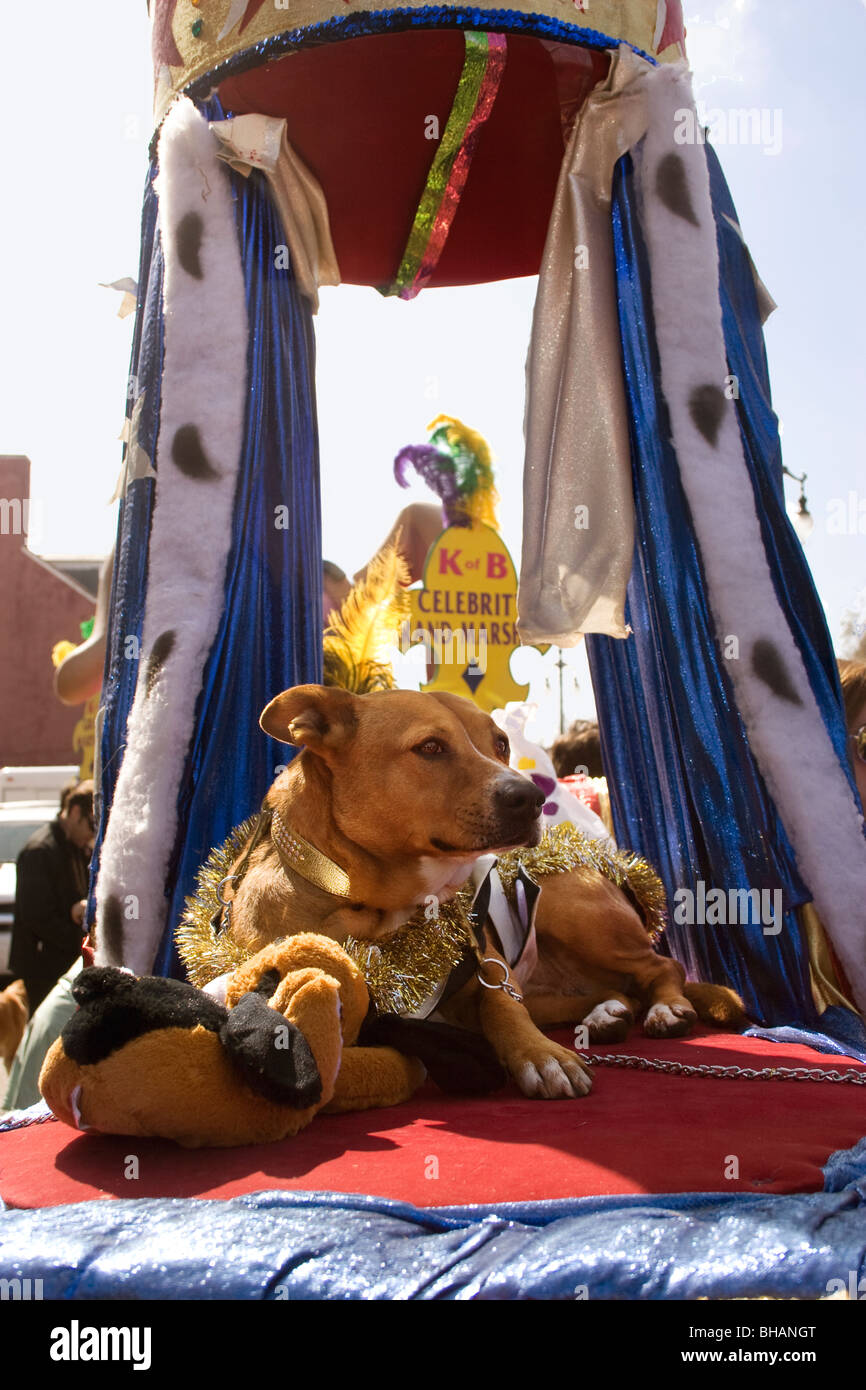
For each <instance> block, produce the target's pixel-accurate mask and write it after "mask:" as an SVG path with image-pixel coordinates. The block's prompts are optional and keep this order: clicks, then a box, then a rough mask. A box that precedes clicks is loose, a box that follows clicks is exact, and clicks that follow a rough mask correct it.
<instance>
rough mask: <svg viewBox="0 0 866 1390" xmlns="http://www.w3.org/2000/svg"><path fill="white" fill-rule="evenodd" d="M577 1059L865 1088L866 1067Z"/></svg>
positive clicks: (604, 1056) (588, 1055)
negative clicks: (733, 1065)
mask: <svg viewBox="0 0 866 1390" xmlns="http://www.w3.org/2000/svg"><path fill="white" fill-rule="evenodd" d="M575 1051H576V1052H577V1055H578V1057H580V1059H581V1061H582V1062H587V1063H588V1064H589V1065H590V1066H593V1067H628V1068H631V1069H636V1070H638V1071H666V1072H671V1073H672V1074H673V1075H674V1076H714V1077H718V1078H719V1079H720V1080H723V1081H724V1080H732V1081H841V1082H843V1083H845V1082H847V1083H848V1084H849V1085H851V1086H866V1067H862V1068H854V1067H851V1068H850V1069H849V1070H848V1071H836V1070H834V1069H831V1070H829V1071H825V1070H824V1069H823V1068H821V1067H760V1068H758V1069H757V1070H756V1069H755V1068H754V1067H722V1066H709V1065H706V1064H704V1065H697V1064H690V1063H687V1062H667V1061H659V1060H655V1059H652V1058H649V1057H632V1056H628V1055H626V1054H625V1053H615V1052H587V1051H584V1050H583V1049H581V1048H576V1049H575Z"/></svg>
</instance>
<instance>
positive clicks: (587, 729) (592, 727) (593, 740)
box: [550, 719, 604, 777]
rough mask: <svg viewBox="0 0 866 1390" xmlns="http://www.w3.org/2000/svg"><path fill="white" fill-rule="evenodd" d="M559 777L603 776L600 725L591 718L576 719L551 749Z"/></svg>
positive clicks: (552, 759) (551, 755)
mask: <svg viewBox="0 0 866 1390" xmlns="http://www.w3.org/2000/svg"><path fill="white" fill-rule="evenodd" d="M550 758H551V761H552V763H553V766H554V767H555V768H556V775H557V777H573V776H575V774H577V775H580V774H581V773H582V774H583V775H584V777H603V776H604V768H603V767H602V765H601V740H600V739H599V735H598V725H597V724H596V723H595V722H594V721H593V720H591V719H576V720H575V721H574V723H573V724H572V726H571V728H570V729H568V730H567V731H566V732H565V733H564V734H560V736H559V738H558V739H557V740H556V742H555V743H554V745H553V747H552V748H551V750H550Z"/></svg>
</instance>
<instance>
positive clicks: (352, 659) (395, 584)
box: [323, 536, 411, 695]
mask: <svg viewBox="0 0 866 1390" xmlns="http://www.w3.org/2000/svg"><path fill="white" fill-rule="evenodd" d="M398 543H399V536H398V537H397V540H396V541H393V542H392V543H391V544H390V545H388V546H386V547H385V548H384V550H381V551H380V552H379V554H378V555H377V556H376V557H375V558H374V559H373V560H371V562H370V564H369V565H368V567H367V573H366V575H365V577H364V578H363V579H362V580H359V582H358V583H357V584H356V585H355V586H354V588H353V589H352V590H351V592H350V593H349V594H348V596H347V597H346V599H345V601H344V603H343V606H342V608H341V609H340V611H339V613H332V614H331V617H330V621H329V624H328V627H327V628H326V629H325V635H324V640H323V647H324V663H323V671H324V683H325V685H338V686H341V687H342V689H343V690H350V691H351V692H352V693H353V694H354V695H365V694H367V693H368V692H369V691H372V690H390V689H392V688H393V686H394V684H395V682H394V672H393V670H392V669H391V662H390V660H389V656H388V652H389V648H391V647H395V646H397V645H398V643H399V639H400V627H401V624H402V623H403V622H404V621H405V620H406V619H407V618H408V617H409V615H410V613H411V600H410V598H409V591H408V587H407V586H408V584H409V570H408V568H407V566H406V561H405V560H404V559H403V556H402V555H401V553H400V551H399V550H398V549H397V545H398Z"/></svg>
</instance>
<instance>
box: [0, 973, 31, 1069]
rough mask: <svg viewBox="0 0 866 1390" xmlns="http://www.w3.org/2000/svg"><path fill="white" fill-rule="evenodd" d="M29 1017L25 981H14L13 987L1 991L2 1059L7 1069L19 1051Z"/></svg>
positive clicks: (0, 1027) (0, 1040) (0, 1043)
mask: <svg viewBox="0 0 866 1390" xmlns="http://www.w3.org/2000/svg"><path fill="white" fill-rule="evenodd" d="M7 978H8V976H7ZM29 1015H30V1008H29V1005H28V1001H27V990H26V988H25V985H24V981H23V980H13V981H12V983H11V985H8V986H7V987H6V989H4V990H2V991H0V1059H2V1060H3V1061H4V1062H5V1063H6V1066H7V1067H9V1066H11V1064H12V1060H13V1058H14V1056H15V1053H16V1052H17V1051H18V1044H19V1043H20V1041H21V1039H22V1038H23V1036H24V1029H25V1028H26V1027H27V1019H28V1017H29Z"/></svg>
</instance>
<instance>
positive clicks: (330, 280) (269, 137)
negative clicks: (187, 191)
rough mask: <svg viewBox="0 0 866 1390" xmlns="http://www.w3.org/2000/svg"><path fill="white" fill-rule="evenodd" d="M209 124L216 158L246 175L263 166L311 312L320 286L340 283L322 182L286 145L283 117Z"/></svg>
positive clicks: (250, 117)
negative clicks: (216, 143) (215, 141)
mask: <svg viewBox="0 0 866 1390" xmlns="http://www.w3.org/2000/svg"><path fill="white" fill-rule="evenodd" d="M210 128H211V130H212V131H213V132H214V134H215V135H216V136H217V138H218V139H219V142H220V159H223V160H225V162H226V163H227V164H229V165H230V166H231V168H232V169H236V170H237V171H238V173H241V174H244V175H245V176H246V175H248V174H249V172H250V170H251V169H261V170H262V172H263V173H264V175H265V177H266V178H267V180H268V184H269V185H270V189H271V195H272V197H273V199H274V202H275V204H276V206H277V209H278V211H279V214H280V218H281V219H282V223H283V229H284V231H285V234H286V244H287V246H288V248H289V252H290V254H291V258H292V269H293V270H294V274H295V280H296V281H297V285H298V289H299V290H300V291H301V293H302V294H304V295H306V297H307V298H308V299H309V300H310V301H311V303H312V306H313V313H315V312H316V310H317V309H318V307H319V293H318V291H319V286H320V285H339V283H340V268H339V266H338V265H337V257H336V255H335V253H334V244H333V242H332V241H331V228H330V223H329V221H328V205H327V203H326V202H325V195H324V193H323V192H322V187H321V184H320V183H319V181H318V180H317V179H315V178H314V177H313V175H312V174H311V173H310V171H309V169H308V168H307V166H306V165H305V164H304V163H303V161H302V160H301V159H299V158H298V156H297V154H296V153H295V151H294V150H293V149H292V147H291V145H290V144H289V141H288V137H287V136H286V122H285V121H284V120H281V119H280V118H279V117H277V116H261V115H257V114H250V115H246V116H235V117H234V118H233V119H232V120H229V121H212V122H211V125H210ZM276 251H277V248H276V247H275V248H274V252H275V253H276Z"/></svg>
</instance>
